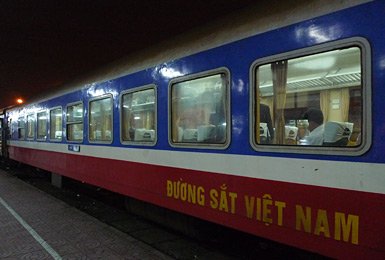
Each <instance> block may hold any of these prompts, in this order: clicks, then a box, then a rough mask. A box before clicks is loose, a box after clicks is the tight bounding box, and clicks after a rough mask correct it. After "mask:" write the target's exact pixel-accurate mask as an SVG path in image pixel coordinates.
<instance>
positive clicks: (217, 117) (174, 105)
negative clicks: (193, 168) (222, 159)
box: [170, 71, 229, 147]
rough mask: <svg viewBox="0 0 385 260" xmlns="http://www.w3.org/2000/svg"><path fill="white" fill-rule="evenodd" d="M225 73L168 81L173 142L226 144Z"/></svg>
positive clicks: (226, 103)
mask: <svg viewBox="0 0 385 260" xmlns="http://www.w3.org/2000/svg"><path fill="white" fill-rule="evenodd" d="M214 73H215V72H214ZM210 74H211V75H210ZM227 75H228V72H227V71H224V72H218V73H215V74H213V73H206V74H200V75H193V76H190V77H188V78H181V79H176V80H174V81H172V82H171V83H170V86H171V87H170V88H171V89H170V94H171V103H170V111H171V126H170V127H171V131H170V135H171V138H170V139H171V142H172V144H173V145H194V146H197V145H198V146H208V147H210V146H214V147H215V146H217V147H225V146H226V145H227V144H228V142H229V140H228V139H229V138H228V129H229V93H228V91H229V89H228V76H227Z"/></svg>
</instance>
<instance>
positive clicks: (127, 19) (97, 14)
mask: <svg viewBox="0 0 385 260" xmlns="http://www.w3.org/2000/svg"><path fill="white" fill-rule="evenodd" d="M253 2H254V1H252V0H243V1H238V0H227V1H223V0H213V1H209V0H206V1H201V0H194V1H181V0H171V1H161V0H153V1H137V0H136V1H132V0H126V1H112V0H105V1H98V0H92V1H82V0H78V1H68V0H65V1H36V0H35V1H20V0H0V91H1V92H0V110H1V109H2V108H5V107H7V106H9V105H13V104H15V99H16V98H17V97H19V96H21V97H23V98H24V99H25V100H27V101H28V99H31V98H33V97H34V96H37V95H39V94H40V93H41V92H43V91H46V90H50V89H55V88H60V87H61V85H62V84H64V83H66V82H70V81H71V80H73V79H74V78H78V77H81V75H83V74H86V73H89V72H91V71H93V70H95V69H97V68H98V67H102V66H105V65H107V64H108V63H110V62H112V61H114V60H117V59H119V58H121V57H124V56H127V55H128V54H130V53H132V52H135V51H138V50H139V49H142V48H145V47H146V46H151V45H154V44H157V43H158V42H159V41H162V40H165V39H168V38H170V37H173V36H174V35H178V34H180V33H183V32H184V31H188V30H191V29H193V28H196V27H199V26H204V24H206V23H208V22H210V21H211V20H215V19H218V18H219V17H222V16H224V15H227V14H231V13H232V12H234V11H236V10H237V9H242V8H247V6H248V5H251V4H252V3H253ZM240 3H242V6H240Z"/></svg>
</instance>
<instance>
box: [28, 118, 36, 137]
mask: <svg viewBox="0 0 385 260" xmlns="http://www.w3.org/2000/svg"><path fill="white" fill-rule="evenodd" d="M27 138H28V139H34V138H35V117H34V115H28V116H27Z"/></svg>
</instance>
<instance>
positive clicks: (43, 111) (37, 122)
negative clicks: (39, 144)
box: [36, 110, 49, 141]
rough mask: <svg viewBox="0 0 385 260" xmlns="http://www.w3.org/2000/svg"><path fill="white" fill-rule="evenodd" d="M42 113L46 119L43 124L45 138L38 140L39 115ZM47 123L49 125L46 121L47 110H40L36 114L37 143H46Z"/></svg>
mask: <svg viewBox="0 0 385 260" xmlns="http://www.w3.org/2000/svg"><path fill="white" fill-rule="evenodd" d="M42 113H45V115H46V117H47V119H46V120H47V121H46V123H45V137H43V138H40V137H39V125H40V124H39V114H42ZM48 123H49V120H48V114H47V110H41V111H39V112H37V113H36V140H37V141H46V140H47V139H48Z"/></svg>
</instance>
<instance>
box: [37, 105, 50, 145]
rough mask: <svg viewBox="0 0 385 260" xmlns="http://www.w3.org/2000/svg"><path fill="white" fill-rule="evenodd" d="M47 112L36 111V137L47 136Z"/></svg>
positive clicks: (43, 137)
mask: <svg viewBox="0 0 385 260" xmlns="http://www.w3.org/2000/svg"><path fill="white" fill-rule="evenodd" d="M47 123H48V119H47V112H40V113H37V139H41V140H43V139H46V138H47Z"/></svg>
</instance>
